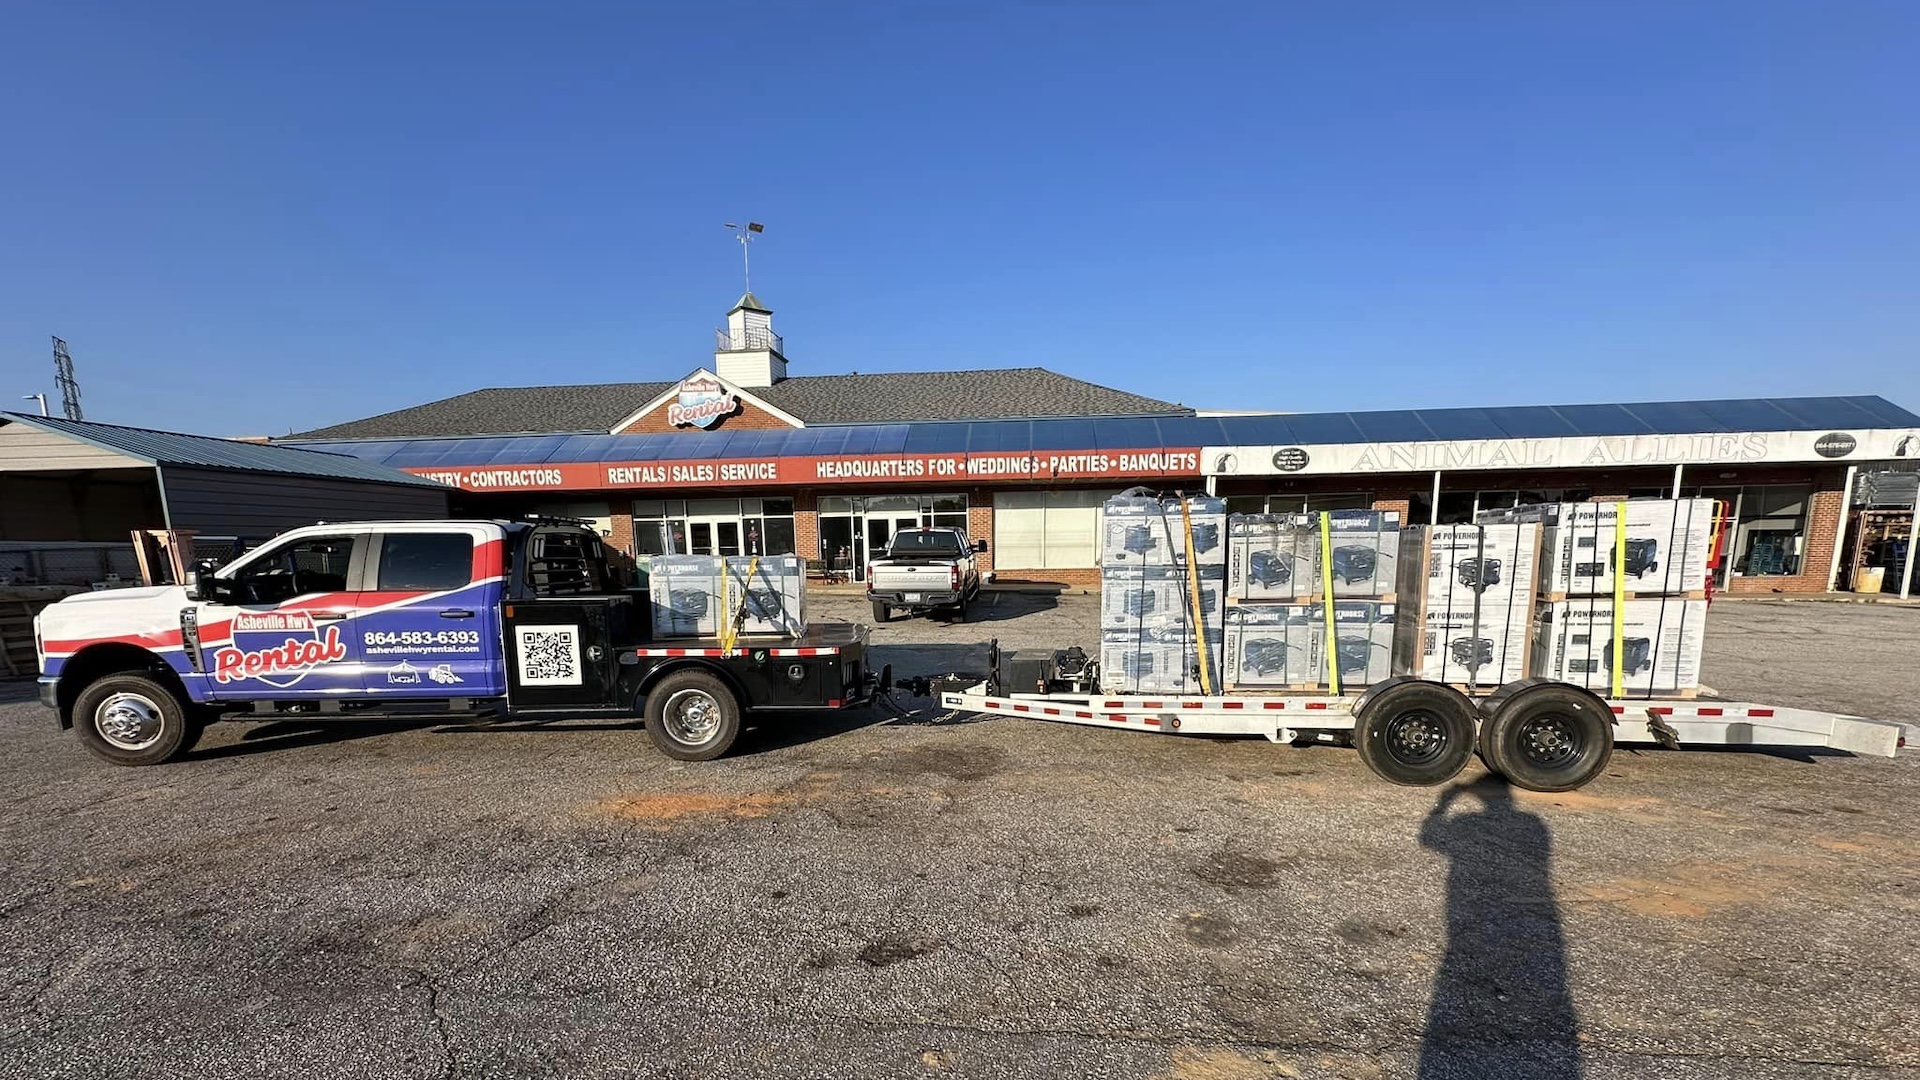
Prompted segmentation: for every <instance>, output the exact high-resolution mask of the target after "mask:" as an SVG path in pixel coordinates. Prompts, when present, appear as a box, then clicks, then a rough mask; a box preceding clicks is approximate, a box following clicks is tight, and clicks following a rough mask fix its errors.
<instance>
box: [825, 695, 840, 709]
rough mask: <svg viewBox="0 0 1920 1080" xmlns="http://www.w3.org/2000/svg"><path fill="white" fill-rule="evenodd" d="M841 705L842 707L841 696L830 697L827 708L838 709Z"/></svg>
mask: <svg viewBox="0 0 1920 1080" xmlns="http://www.w3.org/2000/svg"><path fill="white" fill-rule="evenodd" d="M839 707H840V699H839V698H837V697H836V698H828V699H827V708H829V709H837V708H839Z"/></svg>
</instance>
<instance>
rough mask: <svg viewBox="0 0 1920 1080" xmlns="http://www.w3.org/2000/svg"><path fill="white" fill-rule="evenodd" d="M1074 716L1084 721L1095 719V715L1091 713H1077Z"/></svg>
mask: <svg viewBox="0 0 1920 1080" xmlns="http://www.w3.org/2000/svg"><path fill="white" fill-rule="evenodd" d="M1073 715H1075V716H1077V717H1079V718H1080V719H1082V720H1091V719H1093V714H1092V713H1090V712H1076V713H1074V714H1073Z"/></svg>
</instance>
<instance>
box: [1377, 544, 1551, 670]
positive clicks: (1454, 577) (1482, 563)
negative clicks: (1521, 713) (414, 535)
mask: <svg viewBox="0 0 1920 1080" xmlns="http://www.w3.org/2000/svg"><path fill="white" fill-rule="evenodd" d="M1400 545H1401V546H1400V583H1399V601H1400V612H1399V614H1400V628H1399V633H1398V634H1397V635H1396V636H1395V639H1394V657H1393V673H1394V674H1396V675H1412V676H1415V677H1418V678H1422V679H1432V680H1434V681H1435V682H1444V683H1453V684H1457V685H1465V686H1472V687H1494V686H1499V685H1500V684H1502V683H1507V682H1512V681H1513V680H1515V679H1521V678H1525V677H1526V676H1527V674H1528V669H1529V667H1530V665H1531V663H1532V645H1533V640H1532V629H1533V603H1534V593H1535V591H1536V588H1537V584H1538V582H1537V575H1538V572H1539V558H1540V525H1539V523H1538V522H1532V521H1512V522H1506V523H1502V524H1488V525H1412V526H1408V527H1407V528H1406V529H1404V530H1402V531H1401V533H1400Z"/></svg>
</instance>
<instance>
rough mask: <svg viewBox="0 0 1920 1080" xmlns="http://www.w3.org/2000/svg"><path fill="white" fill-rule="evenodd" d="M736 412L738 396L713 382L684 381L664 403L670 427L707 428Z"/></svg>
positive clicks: (702, 377) (738, 401)
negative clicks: (675, 393) (677, 391)
mask: <svg viewBox="0 0 1920 1080" xmlns="http://www.w3.org/2000/svg"><path fill="white" fill-rule="evenodd" d="M739 409H740V395H738V394H736V393H734V392H733V391H731V390H729V389H727V388H726V387H724V386H722V385H720V383H719V382H718V381H716V380H714V379H709V378H706V377H705V376H701V377H699V378H694V379H685V380H682V381H681V383H680V391H679V394H678V396H677V397H675V398H674V400H672V401H669V402H667V423H669V424H672V425H673V426H674V427H697V428H710V427H712V426H713V425H715V424H717V423H719V422H720V418H721V417H723V416H732V415H733V414H734V413H735V412H738V411H739Z"/></svg>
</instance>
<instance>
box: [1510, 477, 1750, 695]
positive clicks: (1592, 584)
mask: <svg viewBox="0 0 1920 1080" xmlns="http://www.w3.org/2000/svg"><path fill="white" fill-rule="evenodd" d="M1481 521H1482V522H1483V523H1493V522H1501V523H1505V522H1523V521H1532V522H1537V523H1539V524H1540V526H1541V558H1540V566H1541V570H1540V592H1539V598H1538V601H1537V603H1536V606H1535V609H1534V629H1533V653H1532V662H1531V667H1530V673H1531V674H1533V675H1537V676H1540V677H1543V678H1548V679H1558V680H1561V681H1563V682H1569V683H1573V684H1575V685H1577V686H1585V687H1587V688H1589V689H1591V690H1595V691H1598V692H1599V693H1601V694H1602V695H1606V696H1614V695H1615V693H1616V689H1617V692H1618V695H1619V696H1626V697H1634V696H1639V697H1651V696H1653V695H1655V694H1672V693H1686V692H1690V691H1692V690H1694V689H1695V688H1697V687H1698V686H1699V685H1700V652H1701V647H1702V645H1703V644H1704V639H1705V631H1706V615H1707V604H1706V599H1705V592H1704V591H1703V590H1704V589H1705V588H1706V581H1707V573H1708V568H1707V563H1708V560H1709V559H1710V558H1711V557H1712V548H1713V528H1714V504H1713V500H1711V499H1640V500H1632V501H1625V502H1598V503H1549V504H1547V505H1545V506H1532V507H1520V508H1517V509H1514V510H1504V511H1498V512H1496V513H1492V514H1482V515H1481ZM1623 521H1624V522H1625V528H1624V529H1623V528H1621V527H1620V523H1621V522H1623ZM1616 587H1617V588H1618V591H1619V593H1620V595H1621V596H1622V597H1623V599H1622V601H1621V602H1620V603H1619V604H1616V603H1615V594H1616ZM1616 608H1617V609H1618V619H1619V622H1620V626H1619V632H1618V635H1617V636H1618V640H1617V641H1616V640H1615V639H1616V633H1615V625H1614V624H1615V618H1616ZM1616 668H1617V669H1618V672H1619V676H1620V678H1619V685H1618V687H1617V688H1616V686H1615V680H1614V674H1615V670H1616Z"/></svg>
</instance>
